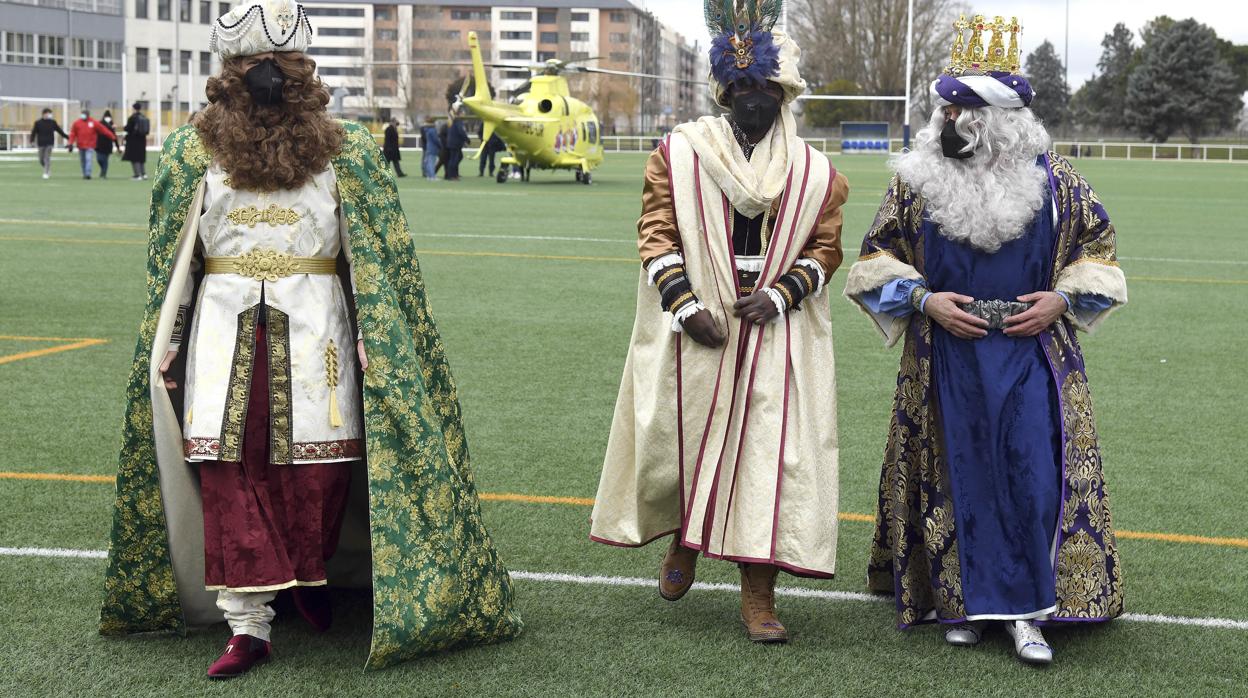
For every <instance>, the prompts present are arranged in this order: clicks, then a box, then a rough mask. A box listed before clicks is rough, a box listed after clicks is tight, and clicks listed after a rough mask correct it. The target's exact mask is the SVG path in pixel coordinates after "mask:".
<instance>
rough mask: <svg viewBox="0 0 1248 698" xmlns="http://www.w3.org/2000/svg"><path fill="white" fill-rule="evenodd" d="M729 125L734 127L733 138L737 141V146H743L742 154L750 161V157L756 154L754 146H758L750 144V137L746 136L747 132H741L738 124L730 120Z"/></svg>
mask: <svg viewBox="0 0 1248 698" xmlns="http://www.w3.org/2000/svg"><path fill="white" fill-rule="evenodd" d="M728 125H729V126H732V137H733V138H735V139H736V140H737V145H739V146H741V152H742V153H744V154H745V159H746V160H749V159H750V156H751V155H753V154H754V146H755V145H756V144H755V143H751V142H750V138H749V136H747V135H745V131H742V130H741V127H740V126H738V125H737V122H735V121H733V120H731V119H729V120H728Z"/></svg>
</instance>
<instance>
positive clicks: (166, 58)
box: [156, 48, 173, 73]
mask: <svg viewBox="0 0 1248 698" xmlns="http://www.w3.org/2000/svg"><path fill="white" fill-rule="evenodd" d="M156 56H157V58H159V59H160V72H162V73H172V72H173V49H167V48H162V49H159V50H157V51H156Z"/></svg>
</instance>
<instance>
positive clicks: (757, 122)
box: [732, 91, 780, 133]
mask: <svg viewBox="0 0 1248 698" xmlns="http://www.w3.org/2000/svg"><path fill="white" fill-rule="evenodd" d="M779 115H780V100H778V99H776V98H775V97H774V96H772V95H769V94H767V93H766V92H761V91H751V92H746V93H745V94H742V95H740V96H734V97H733V98H732V120H733V122H734V123H735V124H736V125H737V126H740V127H741V129H742V130H744V131H746V132H747V133H758V132H759V131H765V130H767V129H768V128H771V125H772V124H773V123H775V121H776V117H777V116H779Z"/></svg>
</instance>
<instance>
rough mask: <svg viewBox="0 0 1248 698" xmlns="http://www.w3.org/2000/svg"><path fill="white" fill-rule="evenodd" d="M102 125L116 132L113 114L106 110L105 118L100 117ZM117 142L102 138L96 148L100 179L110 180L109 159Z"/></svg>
mask: <svg viewBox="0 0 1248 698" xmlns="http://www.w3.org/2000/svg"><path fill="white" fill-rule="evenodd" d="M100 123H102V124H104V126H105V127H107V128H108V130H110V131H114V132H115V131H116V128H117V127H116V126H114V125H113V113H112V112H111V111H109V110H107V109H105V110H104V116H102V117H100ZM115 143H116V141H113V140H109V139H107V138H101V139H100V141H99V143H97V144H96V146H95V161H96V162H98V163H99V164H100V179H108V159H109V158H111V157H112V156H113V145H115Z"/></svg>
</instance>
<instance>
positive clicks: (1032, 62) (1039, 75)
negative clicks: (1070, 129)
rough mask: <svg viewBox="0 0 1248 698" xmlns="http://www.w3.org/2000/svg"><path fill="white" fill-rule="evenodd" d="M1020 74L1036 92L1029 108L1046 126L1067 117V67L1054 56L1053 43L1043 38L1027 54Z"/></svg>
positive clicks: (1068, 112)
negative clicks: (1024, 65)
mask: <svg viewBox="0 0 1248 698" xmlns="http://www.w3.org/2000/svg"><path fill="white" fill-rule="evenodd" d="M1023 74H1024V75H1026V76H1027V80H1028V81H1029V82H1030V83H1031V86H1032V87H1033V88H1034V89H1035V91H1036V99H1035V101H1034V102H1032V103H1031V110H1032V111H1033V112H1035V114H1036V116H1037V117H1038V118H1039V119H1040V120H1041V121H1043V122H1044V124H1045V126H1047V127H1048V128H1049V129H1053V128H1054V127H1057V126H1061V125H1063V124H1065V123H1067V122H1068V121H1069V120H1070V87H1069V86H1068V85H1067V84H1066V67H1065V66H1063V65H1062V59H1060V58H1058V57H1057V51H1056V50H1055V49H1054V48H1053V44H1052V43H1050V42H1049V41H1047V40H1046V41H1045V42H1044V43H1042V44H1040V45H1039V46H1037V47H1036V50H1035V51H1032V52H1031V55H1029V56H1027V65H1026V67H1025V68H1024V71H1023Z"/></svg>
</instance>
